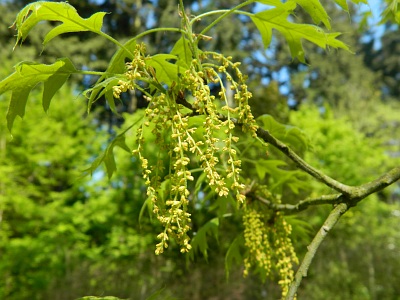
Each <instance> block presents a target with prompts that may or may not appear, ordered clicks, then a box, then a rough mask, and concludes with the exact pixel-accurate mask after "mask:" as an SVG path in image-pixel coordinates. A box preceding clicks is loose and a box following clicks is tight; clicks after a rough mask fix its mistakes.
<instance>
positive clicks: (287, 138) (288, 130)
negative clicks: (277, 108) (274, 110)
mask: <svg viewBox="0 0 400 300" xmlns="http://www.w3.org/2000/svg"><path fill="white" fill-rule="evenodd" d="M257 122H258V123H260V124H261V126H262V128H264V129H265V130H268V131H269V132H270V133H271V134H272V135H273V136H275V137H276V138H278V139H279V140H281V141H282V142H284V143H286V144H289V145H290V146H291V147H293V148H295V149H297V150H298V151H300V152H303V151H305V150H307V148H308V147H309V140H308V138H307V136H306V135H305V134H304V132H303V131H301V130H300V129H299V128H297V127H294V126H290V125H283V124H281V123H279V122H277V121H276V120H275V119H274V118H273V117H272V116H271V115H267V114H265V115H262V116H260V117H258V118H257Z"/></svg>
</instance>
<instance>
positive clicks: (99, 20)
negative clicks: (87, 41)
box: [14, 1, 106, 45]
mask: <svg viewBox="0 0 400 300" xmlns="http://www.w3.org/2000/svg"><path fill="white" fill-rule="evenodd" d="M105 15H106V13H105V12H98V13H95V14H94V15H92V16H91V17H90V18H88V19H83V18H81V17H80V16H79V14H78V13H77V11H76V9H75V8H74V7H73V6H71V5H70V4H68V3H67V2H47V1H38V2H34V3H31V4H28V5H27V6H25V7H24V8H23V9H22V10H21V11H20V12H19V13H18V15H17V18H16V20H15V23H14V24H15V26H16V29H17V31H18V34H17V42H16V44H18V43H19V42H20V41H24V40H25V39H26V37H27V36H28V34H29V32H30V31H31V30H32V28H33V27H34V26H35V25H36V24H37V23H39V22H41V21H59V22H62V24H61V25H58V26H57V27H55V28H53V29H52V30H50V32H48V33H47V35H46V36H45V38H44V41H43V45H46V44H47V43H48V42H49V41H50V40H52V39H53V38H55V37H56V36H58V35H60V34H63V33H67V32H79V31H93V32H96V33H98V32H100V31H101V27H102V26H103V18H104V16H105Z"/></svg>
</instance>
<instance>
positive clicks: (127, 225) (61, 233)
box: [0, 0, 400, 300]
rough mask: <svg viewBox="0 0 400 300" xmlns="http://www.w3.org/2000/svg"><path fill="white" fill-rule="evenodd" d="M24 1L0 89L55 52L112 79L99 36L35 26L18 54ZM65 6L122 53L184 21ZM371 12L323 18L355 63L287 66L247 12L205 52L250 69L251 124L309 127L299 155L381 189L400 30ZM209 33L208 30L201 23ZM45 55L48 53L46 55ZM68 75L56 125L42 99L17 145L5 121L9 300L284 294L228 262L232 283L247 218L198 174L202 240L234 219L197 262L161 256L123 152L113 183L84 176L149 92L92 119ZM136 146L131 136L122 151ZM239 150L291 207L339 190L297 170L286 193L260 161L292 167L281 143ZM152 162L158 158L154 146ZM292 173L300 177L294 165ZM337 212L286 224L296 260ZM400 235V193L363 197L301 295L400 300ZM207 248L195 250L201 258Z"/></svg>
mask: <svg viewBox="0 0 400 300" xmlns="http://www.w3.org/2000/svg"><path fill="white" fill-rule="evenodd" d="M30 2H31V1H20V0H15V1H1V2H0V10H1V11H2V18H1V19H0V40H1V45H2V47H0V61H1V62H2V64H1V67H0V76H1V78H4V77H5V76H7V75H8V74H10V73H11V72H12V67H13V65H15V63H17V62H18V61H20V60H36V61H42V62H47V63H50V62H53V61H54V59H55V57H59V56H68V57H71V58H72V60H73V61H74V64H75V65H76V66H77V67H78V68H89V69H94V70H104V69H105V68H106V66H107V64H108V60H109V58H110V57H111V55H112V53H113V51H114V50H115V49H114V48H113V46H112V45H110V44H108V42H107V41H104V40H102V39H100V38H98V37H96V36H93V35H91V34H87V33H83V34H79V35H65V36H63V37H62V38H57V40H55V41H53V42H52V43H51V44H50V45H49V46H48V47H47V48H46V49H44V50H43V49H42V45H41V41H42V37H43V34H44V32H45V28H46V27H47V28H48V27H49V26H52V24H41V26H39V27H38V28H37V29H36V30H35V34H33V35H31V36H30V37H29V38H28V39H27V41H26V42H25V45H24V46H23V47H19V46H18V47H17V48H16V50H15V51H14V52H11V50H12V47H13V44H14V31H13V30H12V29H10V28H8V26H10V25H11V24H12V22H13V20H14V17H15V15H16V13H17V12H18V11H19V9H21V8H22V7H23V6H24V5H25V4H27V3H30ZM184 2H185V4H186V5H187V9H188V10H190V11H191V13H193V14H198V13H200V12H204V11H209V10H212V9H217V8H218V9H221V8H230V7H233V6H234V5H235V4H238V3H239V2H240V1H236V0H235V1H225V0H217V1H184ZM378 2H379V1H378ZM69 3H70V4H71V5H73V6H75V7H76V8H77V10H78V12H79V13H80V15H82V16H84V17H88V16H90V15H91V14H92V13H95V12H98V11H107V12H110V13H111V14H109V15H107V16H106V17H105V20H106V21H105V24H104V30H105V31H106V32H107V33H109V34H111V35H112V36H114V37H116V38H118V39H119V40H121V41H124V40H127V39H128V38H130V37H132V36H134V35H136V34H138V33H140V32H142V31H144V30H146V29H149V28H153V27H161V26H165V27H171V26H179V25H180V20H179V18H178V17H177V4H176V3H175V2H174V1H167V0H158V1H140V0H124V1H122V0H105V1H100V0H99V1H77V0H70V1H69ZM332 3H333V2H332ZM380 4H383V2H382V3H380ZM247 9H248V10H250V11H254V10H257V9H259V7H258V6H257V5H253V6H251V7H248V8H247ZM361 10H364V11H366V10H368V8H367V7H363V6H356V7H353V6H352V7H351V13H350V14H347V13H345V12H343V11H341V10H338V9H337V7H336V6H334V5H331V6H328V14H329V15H330V16H331V19H332V23H333V26H332V27H333V28H335V30H337V31H341V32H344V33H345V34H344V35H343V39H344V40H345V41H346V42H347V43H348V44H349V45H351V47H352V50H353V51H354V52H355V54H351V53H345V52H344V51H322V50H318V49H313V48H312V46H310V45H309V44H306V46H307V47H308V48H309V49H308V52H307V53H308V56H307V62H308V64H301V63H299V62H297V61H292V59H291V58H290V56H289V52H288V49H287V45H286V44H285V42H284V41H283V40H282V39H281V38H280V37H279V36H276V37H274V39H273V43H272V46H271V48H270V49H268V50H267V51H263V50H262V44H261V38H260V36H259V34H258V33H257V31H256V30H255V28H254V26H253V25H252V23H251V22H249V20H248V19H246V18H244V17H242V16H241V17H232V18H231V19H229V20H226V21H224V22H222V23H220V24H219V25H218V26H217V27H216V28H215V29H213V31H212V32H210V35H211V36H212V37H213V39H212V40H211V42H210V43H208V44H205V45H204V46H205V47H209V48H212V49H214V50H216V51H220V52H223V53H225V54H226V55H232V56H233V60H238V61H242V69H243V71H245V72H247V73H248V74H249V86H250V90H251V91H252V92H253V95H254V97H253V100H252V108H253V111H254V114H255V115H256V116H261V115H264V114H268V115H270V116H272V117H273V118H274V119H275V120H277V121H278V122H280V123H283V124H290V125H294V126H296V127H298V128H300V129H301V130H302V131H301V132H302V133H301V136H303V138H304V140H303V142H304V143H302V144H301V145H303V146H302V147H300V148H299V149H297V150H299V152H300V153H301V155H303V156H304V158H305V159H306V160H307V161H308V162H310V163H311V164H312V165H314V166H316V167H317V168H320V169H321V170H323V171H325V172H326V173H327V174H329V175H330V176H332V177H334V178H337V179H338V180H341V181H343V182H345V183H346V184H349V185H357V184H361V183H364V182H366V181H368V180H371V179H373V178H376V177H377V176H379V175H380V174H381V173H383V172H384V171H385V170H388V169H389V168H390V167H393V166H395V165H398V164H399V157H400V117H399V113H398V112H399V105H400V102H399V99H400V98H399V96H400V95H399V94H400V90H399V86H400V84H399V80H400V75H399V74H400V69H399V60H400V56H399V43H398V39H399V28H398V26H397V25H394V24H393V23H391V22H387V23H385V24H383V25H380V26H379V27H378V28H379V30H376V29H374V28H377V27H369V26H368V23H365V20H366V19H365V18H363V15H362V14H361V13H360V11H361ZM373 13H374V14H377V13H376V12H373ZM297 17H298V20H297V21H298V22H301V21H302V20H304V21H309V20H307V16H306V15H305V14H304V13H303V12H302V11H301V10H299V11H298V12H297ZM374 20H375V19H369V23H373V22H375V21H374ZM208 22H209V20H206V19H204V20H202V21H201V22H199V24H198V25H197V26H198V27H199V28H201V27H202V26H205V25H207V24H208ZM177 38H178V37H177V36H174V34H160V33H158V34H154V35H149V36H148V37H146V39H145V42H146V43H147V44H148V45H149V46H148V49H149V52H151V53H157V52H168V51H169V50H171V47H172V45H173V43H174V42H175V41H176V39H177ZM42 50H43V53H44V54H45V55H42V56H39V55H38V54H39V53H40V52H41V51H42ZM73 79H74V80H73V81H72V82H71V85H70V86H68V87H66V88H64V89H63V90H62V91H61V92H59V93H58V94H57V96H56V98H55V99H54V100H53V102H52V106H51V109H50V111H49V113H48V114H47V115H46V114H45V113H43V110H42V108H41V106H40V103H39V92H37V94H36V95H37V96H34V97H31V98H30V100H29V101H30V104H29V105H28V107H27V115H26V117H25V119H24V120H22V121H20V120H18V121H17V122H16V123H15V125H14V129H13V132H12V137H11V136H10V133H9V132H8V131H7V129H6V125H5V112H6V109H7V99H6V96H3V97H2V98H0V107H1V109H0V110H1V111H2V112H4V113H3V118H0V134H1V135H0V149H1V152H0V299H9V300H23V299H30V300H33V299H60V300H64V299H65V300H66V299H75V298H78V297H81V296H84V295H96V296H102V295H113V296H117V297H120V298H131V299H146V298H148V297H149V296H150V295H153V296H154V299H275V298H278V297H279V295H280V291H279V288H278V286H277V285H276V284H274V283H273V280H271V281H267V282H261V281H260V280H259V278H257V277H255V276H250V277H248V278H243V277H242V271H243V270H242V266H241V264H240V263H241V262H240V261H238V262H236V263H234V264H233V265H232V268H231V269H230V272H229V281H227V280H226V274H225V254H226V253H227V251H228V249H231V248H230V246H231V243H232V241H234V240H235V238H236V237H237V236H238V234H240V232H241V231H242V230H243V228H242V227H241V225H240V220H235V219H234V217H230V215H229V213H230V210H229V209H227V210H225V211H222V208H221V207H218V201H215V200H216V199H215V198H216V197H215V195H213V194H212V193H209V191H208V190H207V187H205V186H202V185H201V184H200V183H201V178H199V177H197V178H196V180H198V182H199V185H193V187H192V188H193V191H196V193H194V194H195V195H194V198H193V201H192V202H193V208H192V209H193V210H195V214H194V215H193V231H194V233H196V232H199V230H200V229H201V228H202V226H203V225H204V224H206V223H207V222H208V221H209V220H211V219H213V218H215V217H221V216H224V217H221V218H220V219H219V228H218V233H217V234H211V235H207V247H208V248H207V256H206V257H203V256H202V255H197V256H195V257H194V258H193V259H190V258H189V257H185V256H184V255H182V254H180V253H179V252H178V251H176V250H177V249H176V248H174V246H173V245H172V247H171V248H172V250H170V251H167V252H166V253H165V254H164V255H162V256H155V255H154V248H155V244H156V239H155V236H156V234H157V233H158V231H159V225H158V224H157V222H155V221H154V220H153V219H152V218H151V216H150V214H149V212H148V210H147V206H146V205H145V200H146V194H145V187H144V185H143V182H142V177H141V172H140V163H138V162H137V161H135V159H134V158H132V157H131V156H130V155H129V154H128V153H126V152H124V151H122V150H120V149H116V150H115V154H116V159H117V167H118V171H117V173H116V175H115V176H114V177H113V178H112V179H111V180H108V179H107V178H106V176H105V174H104V171H103V170H101V169H99V170H98V171H96V172H95V173H94V174H93V176H92V177H82V176H81V175H82V172H83V170H85V169H86V168H87V167H88V166H89V165H90V163H91V162H92V161H93V160H94V159H95V158H96V157H97V156H98V155H99V154H100V152H101V151H103V150H104V149H105V147H106V146H107V142H108V141H110V139H111V138H112V137H114V136H115V135H116V134H117V133H118V132H119V131H120V130H121V128H124V125H125V124H127V125H130V124H132V123H133V122H134V120H135V118H138V116H140V114H141V108H143V107H145V105H146V103H145V101H144V100H143V97H142V95H140V94H139V93H131V94H126V95H124V98H123V99H122V101H121V103H120V104H119V106H118V111H119V112H120V114H119V115H114V114H112V113H111V112H110V109H109V108H108V107H107V105H106V102H105V101H98V102H97V103H96V106H95V108H94V112H93V113H92V114H90V115H89V116H87V114H86V113H85V109H86V106H85V105H86V103H85V99H84V98H83V97H81V96H80V94H79V93H80V91H81V90H82V89H84V88H87V87H88V86H90V85H91V84H92V83H93V80H95V79H94V78H86V77H85V78H82V77H74V78H73ZM263 118H264V119H262V120H264V122H265V120H269V119H268V118H269V117H265V116H264V117H263ZM265 118H267V119H265ZM262 120H261V122H263V121H262ZM269 124H272V123H269ZM274 124H275V123H274ZM277 124H278V123H277ZM277 124H275V126H277V128H278V127H279V125H277ZM127 125H126V126H127ZM271 126H272V125H271ZM279 128H280V127H279ZM132 135H133V134H132ZM151 138H152V137H148V139H151ZM133 140H134V137H133V136H132V137H129V136H128V138H127V142H128V144H130V145H132V143H133ZM241 141H243V143H242V145H241V146H240V149H238V150H240V151H241V154H242V155H243V157H246V160H244V162H243V177H244V178H252V179H254V181H255V182H257V183H259V184H262V185H267V186H269V187H273V186H275V187H277V188H276V190H273V193H274V196H276V197H279V198H281V199H282V200H284V201H285V202H288V203H294V202H296V201H298V200H300V199H303V198H305V197H308V196H317V195H321V194H323V193H329V192H331V191H329V190H327V188H326V187H325V186H323V185H321V184H319V183H316V182H315V181H313V180H311V179H310V178H309V177H308V176H306V175H302V174H298V173H291V174H292V175H293V176H292V177H291V180H290V181H286V182H284V183H279V185H277V182H276V178H274V176H273V175H271V174H270V171H269V169H268V168H269V167H268V164H267V163H265V162H266V161H267V160H268V159H281V160H285V158H284V157H282V156H280V154H278V153H277V152H276V151H274V149H272V148H271V147H270V148H269V153H259V152H258V150H257V149H256V148H255V147H252V146H253V144H252V143H253V142H252V141H251V140H246V138H245V137H242V138H241ZM293 145H294V146H298V145H299V143H294V144H293ZM147 151H148V152H149V153H150V154H151V155H153V154H152V153H154V155H157V153H158V150H157V149H155V148H154V147H152V145H151V144H148V149H147ZM286 169H287V171H289V170H291V171H292V172H296V171H295V170H294V168H293V166H292V165H291V163H290V162H289V161H287V166H286ZM328 213H329V207H315V208H312V209H309V210H307V211H305V212H302V213H301V214H299V215H297V216H296V217H290V218H288V220H289V222H291V224H292V226H293V227H294V232H293V239H294V244H295V246H296V249H297V252H298V256H299V258H300V259H301V257H302V255H303V254H304V252H305V249H306V246H307V245H308V243H309V242H310V239H311V237H312V234H313V233H314V232H315V230H317V228H318V227H319V226H320V225H321V224H322V222H323V221H324V218H325V217H326V216H327V214H328ZM139 219H140V221H139ZM399 225H400V187H399V186H398V185H395V186H393V187H391V188H390V189H387V190H385V191H383V192H381V193H379V194H376V195H372V196H370V197H369V198H368V199H366V200H364V201H362V202H361V203H360V204H359V205H358V206H357V207H355V208H353V209H352V210H351V211H350V212H348V213H347V214H346V215H345V216H344V217H343V218H342V220H341V221H340V223H339V224H338V226H337V227H336V228H335V230H334V231H333V232H332V234H331V235H330V236H329V237H328V238H327V239H326V241H325V242H324V244H323V245H322V248H321V249H320V251H319V253H318V254H317V257H316V259H315V261H314V263H313V265H312V267H311V269H310V273H309V276H308V277H307V279H306V280H305V281H304V285H303V286H302V287H301V289H300V290H299V298H300V299H398V298H399V295H400V287H399V285H398V279H399V278H400V232H399V230H398V228H399ZM203 250H204V249H203ZM203 250H200V251H199V252H203V254H204V251H203ZM239 250H240V249H239ZM240 251H241V250H240ZM240 251H239V252H240ZM238 257H240V253H239V254H238ZM233 262H235V260H234V259H233ZM154 293H156V294H154ZM157 295H158V296H157Z"/></svg>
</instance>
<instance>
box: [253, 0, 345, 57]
mask: <svg viewBox="0 0 400 300" xmlns="http://www.w3.org/2000/svg"><path fill="white" fill-rule="evenodd" d="M296 6H297V5H296V3H295V2H294V1H288V2H286V3H284V4H283V5H281V6H279V7H276V8H272V9H268V10H265V11H262V12H259V13H256V14H255V15H253V16H252V17H251V19H252V21H253V22H254V24H255V25H256V27H257V28H258V30H259V31H260V33H261V37H262V40H263V43H264V47H265V48H267V47H268V46H269V44H270V43H271V39H272V29H276V30H278V31H279V32H280V33H282V34H283V36H284V37H285V39H286V40H287V42H288V44H289V48H290V53H291V55H292V57H295V58H298V59H299V60H300V61H301V62H305V57H304V49H303V46H302V39H306V40H308V41H310V42H312V43H314V44H316V45H317V46H319V47H321V48H323V49H325V48H326V47H327V46H331V47H334V48H342V49H345V50H349V48H348V47H347V46H346V45H345V44H344V43H343V42H341V41H339V40H336V37H337V36H338V35H340V33H325V32H324V31H323V30H322V29H321V28H319V27H318V26H315V25H309V24H295V23H291V22H289V21H288V20H287V19H288V17H289V15H290V14H292V12H293V10H294V9H295V8H296Z"/></svg>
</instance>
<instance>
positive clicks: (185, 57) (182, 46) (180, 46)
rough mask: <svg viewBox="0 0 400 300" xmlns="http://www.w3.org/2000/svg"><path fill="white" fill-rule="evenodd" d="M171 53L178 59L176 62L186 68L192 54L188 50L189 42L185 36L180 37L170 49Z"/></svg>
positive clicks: (191, 58)
mask: <svg viewBox="0 0 400 300" xmlns="http://www.w3.org/2000/svg"><path fill="white" fill-rule="evenodd" d="M171 54H172V55H175V56H176V57H177V58H178V60H177V62H176V64H177V65H178V66H182V67H184V68H185V69H188V68H189V66H190V64H191V62H192V60H193V54H192V51H191V50H190V43H189V41H188V40H187V39H186V38H185V37H181V38H180V39H179V40H178V41H177V42H176V43H175V45H174V47H173V48H172V50H171Z"/></svg>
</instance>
